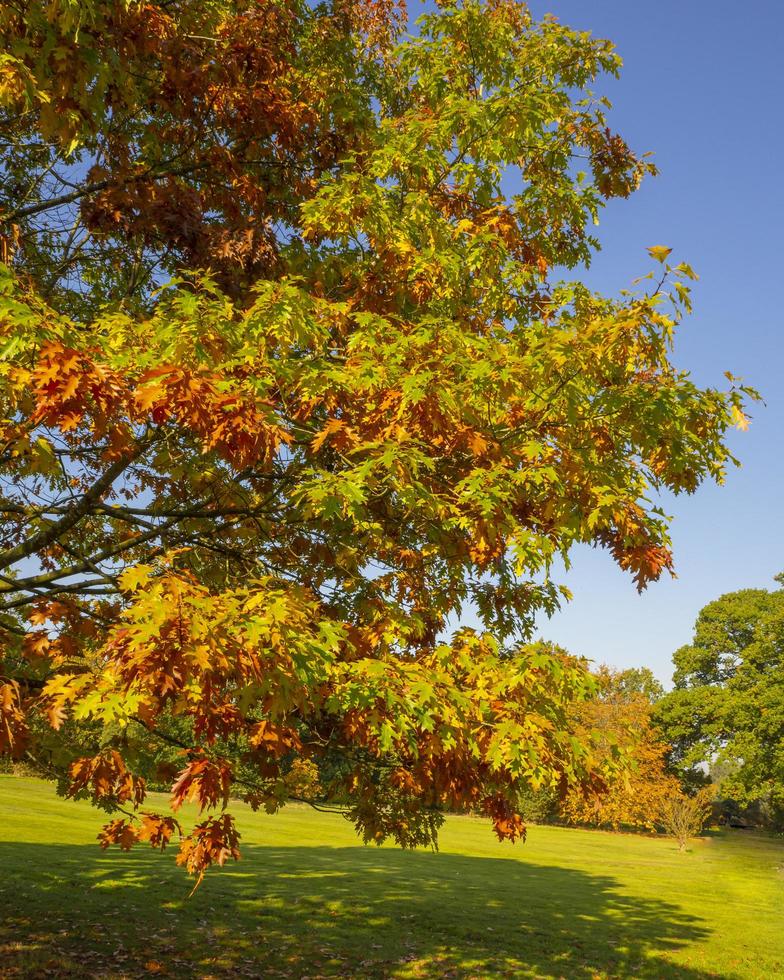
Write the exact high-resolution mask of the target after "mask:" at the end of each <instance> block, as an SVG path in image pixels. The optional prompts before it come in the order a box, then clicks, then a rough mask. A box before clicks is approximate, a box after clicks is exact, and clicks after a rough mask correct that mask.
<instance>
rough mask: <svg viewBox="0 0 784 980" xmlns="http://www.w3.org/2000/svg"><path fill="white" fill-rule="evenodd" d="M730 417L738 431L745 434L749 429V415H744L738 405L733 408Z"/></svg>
mask: <svg viewBox="0 0 784 980" xmlns="http://www.w3.org/2000/svg"><path fill="white" fill-rule="evenodd" d="M730 415H731V416H732V424H733V425H734V426H735V428H736V429H740V430H741V432H745V431H746V429H748V427H749V417H748V415H744V414H743V412H742V411H741V410H740V409H739V408H738V406H737V405H733V406H732V409H731V411H730Z"/></svg>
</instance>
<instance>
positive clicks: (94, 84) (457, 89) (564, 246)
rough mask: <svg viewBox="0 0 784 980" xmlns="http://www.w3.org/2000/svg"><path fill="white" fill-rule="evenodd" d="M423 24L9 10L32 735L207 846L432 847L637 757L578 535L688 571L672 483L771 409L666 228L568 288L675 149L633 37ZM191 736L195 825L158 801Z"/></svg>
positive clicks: (179, 833)
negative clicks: (306, 836) (636, 124)
mask: <svg viewBox="0 0 784 980" xmlns="http://www.w3.org/2000/svg"><path fill="white" fill-rule="evenodd" d="M404 22H405V14H404V11H403V10H402V9H401V8H400V7H399V6H398V5H395V4H392V3H389V2H382V0H379V2H376V3H367V2H361V3H360V2H354V0H333V2H331V3H328V2H325V3H321V4H309V3H305V2H298V0H271V2H268V3H261V2H254V0H245V2H229V0H216V2H212V3H208V4H205V3H196V2H190V0H186V2H183V3H179V4H176V5H172V4H167V3H141V2H138V0H116V2H109V3H80V4H71V3H65V2H62V3H60V2H54V3H50V2H38V0H30V2H28V3H26V4H24V5H13V6H10V5H7V6H5V7H3V8H2V11H0V38H1V39H2V42H3V44H2V50H3V52H4V53H3V54H2V55H0V106H1V107H2V108H0V120H2V127H3V131H4V133H5V134H6V138H7V142H8V146H9V148H8V151H7V153H6V157H5V160H4V162H3V163H2V164H1V165H0V174H1V175H2V183H1V184H0V221H2V228H1V229H0V230H2V235H3V239H2V246H3V255H2V257H3V259H4V264H2V265H0V405H1V406H2V412H0V418H1V421H0V527H1V528H2V534H1V535H0V541H1V544H0V643H1V644H2V647H1V648H0V654H1V656H2V664H1V665H0V671H1V672H2V677H1V679H0V749H2V750H3V751H4V752H8V753H11V754H15V755H23V754H24V755H27V756H28V757H30V758H32V759H34V760H36V762H37V764H38V765H40V766H41V767H43V768H45V769H46V770H47V771H50V772H52V773H54V774H57V775H59V777H60V779H61V783H62V785H63V787H64V789H65V791H66V792H69V793H71V794H73V795H80V796H85V795H87V796H90V797H91V798H92V799H94V800H95V802H96V803H97V804H98V805H101V806H103V807H105V808H106V809H109V810H111V809H116V808H120V807H121V808H123V809H124V810H127V811H128V812H127V813H126V814H125V815H124V816H122V817H118V818H115V819H113V821H112V823H110V824H109V825H108V826H107V827H106V828H105V830H104V832H103V834H102V843H103V844H104V846H107V845H109V844H112V843H117V844H119V845H120V846H121V847H128V846H130V845H131V844H132V843H134V842H135V841H137V840H138V841H145V842H148V843H149V844H151V845H152V846H154V847H157V848H163V847H164V846H165V845H166V844H167V843H168V842H169V841H170V840H172V839H176V840H177V841H178V843H179V847H180V852H179V859H178V860H179V861H180V863H181V864H183V865H184V866H185V867H186V868H187V869H188V870H189V871H190V872H193V873H194V874H196V875H197V876H200V875H201V874H202V873H203V871H204V869H205V868H207V867H209V866H210V865H213V864H222V863H223V862H224V861H226V860H227V859H231V858H235V857H236V856H237V854H238V832H237V830H236V828H235V826H234V824H233V821H232V818H231V816H230V813H229V811H228V810H227V809H226V808H227V806H229V804H230V801H231V799H232V798H236V797H239V798H244V799H246V800H248V802H250V803H251V805H253V806H264V807H266V808H267V809H269V810H275V809H276V808H277V807H278V806H280V805H282V804H283V803H284V802H285V801H286V800H287V799H288V798H290V797H291V796H299V797H300V798H308V799H309V800H310V802H313V803H314V804H316V805H331V804H334V803H335V802H336V801H338V802H339V803H340V804H341V805H342V806H345V808H346V812H347V814H348V816H349V817H350V819H352V820H353V822H354V823H355V825H356V826H357V828H358V829H359V831H360V832H361V833H362V834H363V836H364V838H365V839H366V840H372V841H381V840H383V839H385V838H386V837H388V836H391V837H393V838H394V839H395V840H397V841H398V842H399V843H401V844H403V845H415V844H420V843H432V842H434V841H435V836H436V832H437V829H438V826H439V823H440V821H441V820H442V814H443V812H444V811H445V810H446V809H449V808H455V809H470V810H472V811H475V812H479V813H483V814H485V815H486V816H487V817H488V818H489V819H490V820H491V822H492V823H493V826H494V828H495V831H496V833H497V834H498V836H499V837H501V838H507V839H512V840H514V839H516V838H520V837H522V836H523V835H524V825H523V821H522V819H521V818H520V816H519V812H518V807H517V800H518V796H519V794H520V793H521V792H522V790H523V789H524V788H526V787H533V788H534V789H539V788H542V787H550V788H552V789H553V790H555V791H558V792H559V793H562V794H563V793H566V792H567V791H569V787H582V788H584V789H590V788H591V787H594V788H595V787H598V786H601V785H603V784H604V782H605V781H606V778H607V777H608V776H609V775H611V773H612V770H613V767H614V764H615V763H614V760H613V759H611V758H610V757H609V756H607V755H606V754H605V755H603V753H602V752H597V751H596V746H595V744H594V743H593V742H592V741H591V739H589V738H586V739H584V740H580V739H574V738H573V737H572V736H571V735H570V734H569V724H570V721H569V711H570V710H571V709H570V708H569V706H570V705H573V704H574V703H575V702H579V701H581V700H583V699H585V698H586V697H588V696H589V695H590V693H591V691H592V690H593V681H592V680H591V678H590V677H589V675H588V674H587V672H586V670H585V668H584V666H583V665H582V664H581V663H579V662H577V661H576V660H574V659H572V658H569V657H567V656H565V655H563V654H561V653H558V652H553V651H547V650H544V649H542V648H541V647H529V646H526V645H525V643H521V641H524V640H525V639H526V638H527V637H528V636H529V634H530V632H531V629H532V624H533V621H534V617H535V616H536V614H537V613H539V612H542V611H545V612H549V611H552V610H554V609H555V608H556V607H557V605H558V603H559V601H560V600H561V599H562V598H563V597H564V594H565V593H564V590H562V589H560V588H559V586H558V585H557V583H556V582H554V581H553V579H552V577H551V568H552V563H553V560H554V559H555V557H556V556H562V557H564V558H566V557H568V554H569V551H570V549H571V548H572V547H573V546H574V545H576V544H578V543H581V542H583V543H586V542H587V543H591V544H595V545H598V546H601V547H603V548H605V549H607V551H608V552H609V553H610V555H611V556H612V558H613V559H614V560H615V561H616V562H617V563H618V564H619V565H620V567H621V568H623V569H625V570H627V571H628V572H629V573H630V575H631V577H632V578H633V580H634V581H635V583H636V584H637V586H638V587H639V588H644V587H645V586H646V585H647V584H648V583H649V582H651V581H655V580H656V579H657V578H658V577H659V576H660V575H661V574H662V573H665V572H668V571H669V570H671V568H672V557H671V553H670V548H669V538H668V533H667V519H666V517H665V516H664V515H663V514H661V513H660V512H659V511H657V510H656V509H655V508H653V507H652V506H651V505H650V503H649V493H650V491H651V488H658V487H667V488H669V489H671V490H673V491H675V492H680V491H687V492H691V491H693V490H694V489H695V488H696V487H697V486H698V485H699V484H700V483H701V482H702V481H703V480H705V479H706V478H715V479H721V477H722V474H723V471H724V467H725V465H726V464H727V462H728V461H731V456H730V455H729V453H728V450H727V448H726V446H725V443H724V436H725V432H726V430H727V429H728V427H729V426H731V425H732V424H745V416H744V414H743V403H744V391H743V390H742V389H739V388H737V387H735V385H734V382H732V381H731V387H730V390H729V391H727V392H722V391H719V390H715V389H700V388H698V387H697V386H695V385H694V384H693V382H692V381H691V380H690V379H689V377H688V375H686V374H685V373H682V372H680V371H678V370H676V369H675V368H674V367H673V365H672V364H671V361H670V353H671V345H672V337H673V331H674V330H675V328H676V326H677V323H678V321H679V319H680V317H681V315H682V313H683V312H684V311H685V310H688V308H689V293H688V283H689V280H690V279H691V278H693V276H694V274H693V272H692V270H691V269H690V268H689V266H688V265H686V264H685V263H682V264H678V265H670V263H669V249H666V248H663V247H659V246H657V247H653V248H651V249H650V256H649V259H650V264H652V265H653V267H654V270H655V271H654V272H651V273H649V275H648V276H646V277H644V279H643V280H642V285H640V286H639V288H637V289H636V291H634V292H629V293H626V294H624V295H622V296H621V297H620V298H618V299H608V298H605V297H602V296H599V295H597V294H595V293H592V292H590V291H589V290H588V289H587V288H586V287H585V286H583V285H582V284H581V283H580V282H579V281H573V280H570V279H569V278H566V279H564V280H561V279H559V276H561V275H566V276H568V275H569V273H568V271H567V272H564V270H571V269H573V268H575V267H577V266H579V265H581V264H584V263H586V262H588V261H589V259H590V256H591V254H592V252H593V251H594V250H595V248H596V247H597V242H596V240H595V238H594V237H593V236H592V234H591V230H590V229H591V227H592V223H593V222H594V220H595V219H596V218H597V216H598V214H599V211H600V208H601V206H602V204H603V203H604V201H605V200H606V199H608V198H610V197H625V196H627V195H628V194H630V193H631V192H632V191H633V190H634V189H635V188H636V187H637V185H638V184H639V182H640V180H641V179H642V178H643V177H644V176H645V175H646V174H649V173H651V172H653V170H654V168H653V166H652V164H651V163H650V161H649V160H648V159H647V158H645V157H638V156H637V155H635V153H634V152H633V151H632V150H631V149H630V148H629V147H628V146H627V144H626V143H625V142H624V140H623V139H622V138H621V137H620V136H619V135H617V134H615V133H613V132H612V130H611V129H610V128H609V126H608V122H607V119H606V113H605V109H606V105H605V103H604V102H603V101H602V100H600V99H598V98H596V97H594V96H592V95H590V94H588V90H589V89H592V88H593V87H594V85H595V84H598V83H599V82H600V79H601V76H602V75H603V74H607V73H609V74H611V75H613V74H616V73H617V71H618V69H619V65H620V61H619V59H618V57H617V55H616V54H615V52H614V50H613V48H612V45H611V44H610V43H609V42H606V41H602V40H597V39H594V38H592V37H590V36H589V35H586V34H583V33H579V32H573V31H571V30H569V29H568V28H566V27H564V26H562V25H560V24H559V23H557V22H556V21H555V20H553V19H551V18H548V19H545V20H544V21H543V22H541V23H537V22H536V21H534V20H533V19H532V17H531V15H530V14H529V12H528V10H527V9H526V7H525V6H524V5H523V4H520V3H516V2H512V0H497V2H496V0H494V2H492V3H480V2H477V0H469V2H465V3H453V2H442V3H440V4H439V5H438V9H437V10H436V11H435V12H434V13H431V14H428V15H427V16H426V17H424V18H423V19H422V20H421V21H420V22H419V24H418V27H417V28H416V30H415V34H414V36H413V37H411V38H407V39H403V37H402V35H401V27H402V25H403V24H404ZM578 171H581V172H579V173H578ZM645 261H646V262H647V261H648V259H647V258H646V259H645ZM555 269H558V270H561V271H560V272H559V273H558V275H556V274H555V273H554V272H553V270H555ZM646 287H647V288H646ZM469 605H470V606H472V607H473V608H474V609H475V610H476V614H477V617H478V620H479V623H480V627H479V628H478V629H476V630H468V629H458V630H457V631H456V632H452V631H453V630H454V624H455V622H456V618H457V617H459V616H460V614H461V612H462V611H463V610H464V609H466V608H467V607H468V606H469ZM596 720H597V721H601V719H596ZM588 722H589V719H586V730H587V727H590V726H589V724H588ZM164 751H165V752H166V753H168V755H167V758H166V760H165V762H166V766H165V767H164V769H165V770H166V772H168V777H167V778H168V781H169V784H170V785H171V788H172V804H173V805H174V807H175V809H176V808H177V807H178V806H179V805H180V804H182V803H184V802H186V801H194V802H195V803H196V804H198V806H199V808H200V809H201V810H203V811H206V812H207V813H208V814H214V815H202V816H201V817H200V818H199V822H198V823H197V824H196V825H195V826H194V827H192V828H190V829H189V828H188V827H181V826H180V824H179V823H178V822H177V821H179V819H180V817H179V816H178V817H177V821H175V819H174V818H173V817H171V815H169V814H155V813H152V812H149V811H148V810H147V809H146V806H145V795H146V785H147V783H149V782H150V780H155V779H157V780H160V779H161V778H162V777H161V772H163V771H164V770H163V769H160V767H158V763H159V762H160V755H161V753H162V752H164ZM172 769H173V770H174V771H172Z"/></svg>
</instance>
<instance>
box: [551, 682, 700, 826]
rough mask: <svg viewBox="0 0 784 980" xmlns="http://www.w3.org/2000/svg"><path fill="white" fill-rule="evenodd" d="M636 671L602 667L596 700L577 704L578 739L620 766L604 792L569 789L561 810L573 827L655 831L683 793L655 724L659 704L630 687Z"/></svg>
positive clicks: (593, 698)
mask: <svg viewBox="0 0 784 980" xmlns="http://www.w3.org/2000/svg"><path fill="white" fill-rule="evenodd" d="M633 673H634V671H627V672H623V671H620V672H618V671H612V670H609V669H608V668H606V667H605V668H601V669H600V670H599V671H598V673H597V675H596V677H597V691H596V694H595V695H594V697H592V698H591V699H590V700H589V701H586V702H583V703H580V704H578V705H576V706H575V725H574V733H575V735H576V737H577V738H578V739H579V740H580V741H581V742H588V743H590V744H592V745H593V747H594V752H595V753H596V755H597V756H598V757H599V758H602V759H605V760H607V761H609V760H613V759H614V760H618V761H619V762H621V764H620V765H619V766H618V768H617V770H616V773H615V775H614V777H613V778H612V779H610V780H609V783H608V785H607V787H606V790H605V791H604V792H601V793H584V792H581V791H580V790H579V788H578V789H575V788H572V789H570V790H569V792H568V793H567V795H566V797H565V798H564V799H563V800H562V801H561V803H560V806H559V815H560V816H561V817H562V818H563V819H564V820H566V821H567V822H568V823H574V824H581V825H587V826H594V827H610V828H612V829H614V830H618V829H620V828H621V827H637V828H640V829H646V830H655V829H657V828H659V827H661V826H662V821H663V815H664V813H665V812H669V808H670V802H671V801H672V800H673V799H675V798H680V797H681V795H682V793H681V788H680V782H679V780H678V779H677V778H676V777H675V776H673V775H672V774H671V773H670V772H668V770H667V754H668V750H669V746H668V745H667V743H666V742H664V741H663V739H662V736H661V732H660V731H659V729H658V728H657V727H656V726H655V725H654V724H653V723H652V713H653V711H654V704H653V703H652V702H651V699H650V697H649V696H648V695H647V694H646V692H645V691H644V690H640V689H639V688H637V689H635V687H634V686H630V685H629V684H628V683H626V681H627V680H628V677H629V674H633Z"/></svg>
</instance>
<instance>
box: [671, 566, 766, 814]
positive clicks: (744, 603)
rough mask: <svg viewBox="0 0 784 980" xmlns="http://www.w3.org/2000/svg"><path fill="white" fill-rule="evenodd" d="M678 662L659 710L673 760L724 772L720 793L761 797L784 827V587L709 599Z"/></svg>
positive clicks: (746, 800) (744, 800) (741, 798)
mask: <svg viewBox="0 0 784 980" xmlns="http://www.w3.org/2000/svg"><path fill="white" fill-rule="evenodd" d="M776 580H777V581H778V582H779V584H781V585H784V576H782V575H779V576H777V579H776ZM673 659H674V663H675V674H674V678H673V679H674V682H675V689H674V690H673V691H671V692H670V693H669V694H666V695H665V696H664V697H663V698H662V699H661V700H660V701H659V702H658V704H657V705H656V711H655V717H656V721H657V723H658V725H659V726H660V728H661V730H662V732H663V734H664V736H665V738H666V740H667V741H668V742H669V743H670V744H671V745H672V746H673V751H672V761H673V763H674V764H675V765H676V766H677V767H678V768H679V769H680V770H681V772H682V773H683V774H684V775H686V776H687V777H688V776H689V774H691V775H692V776H694V775H698V774H699V770H700V769H704V768H707V767H709V768H710V769H711V770H713V771H714V772H721V773H722V779H721V784H722V785H721V794H722V797H724V798H725V799H729V800H734V801H736V802H737V803H738V804H740V805H741V806H748V805H750V804H752V803H755V802H758V801H759V802H761V803H762V804H763V805H764V807H765V809H766V811H767V815H768V818H769V819H770V821H771V823H772V824H773V825H774V826H775V827H776V828H777V829H784V589H781V588H780V589H776V590H773V591H768V590H765V589H743V590H741V591H739V592H731V593H729V594H727V595H724V596H722V597H721V598H720V599H717V600H716V601H715V602H711V603H709V604H708V605H707V606H705V608H704V609H703V610H702V611H701V612H700V614H699V616H698V618H697V623H696V626H695V631H694V639H693V641H692V643H690V644H689V645H688V646H684V647H681V649H680V650H678V651H677V652H676V654H675V655H674V658H673Z"/></svg>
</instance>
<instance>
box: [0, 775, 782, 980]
mask: <svg viewBox="0 0 784 980" xmlns="http://www.w3.org/2000/svg"><path fill="white" fill-rule="evenodd" d="M235 812H236V813H237V815H238V824H239V827H240V831H241V833H242V838H243V845H244V848H243V860H242V861H240V862H239V863H238V864H236V865H232V866H231V867H227V868H226V869H224V870H223V871H216V872H214V873H208V874H207V877H206V878H205V881H204V883H203V884H202V886H201V888H200V889H199V890H198V891H197V892H196V893H195V894H194V896H193V897H192V898H190V899H189V898H188V897H187V896H188V892H189V890H190V887H191V886H190V880H189V879H188V878H187V876H186V875H185V874H184V872H182V870H181V869H179V868H176V867H175V866H174V861H173V857H172V856H170V855H169V854H164V855H160V854H155V853H153V852H152V851H150V850H141V849H140V850H137V851H133V852H131V853H130V854H124V853H121V852H119V851H116V850H115V851H113V852H102V851H101V850H100V849H99V848H98V846H97V845H96V844H95V835H96V833H97V831H98V829H99V826H100V825H101V823H102V822H104V820H103V814H101V813H98V812H96V811H95V810H93V809H91V808H90V807H89V806H88V805H87V804H81V803H73V802H70V801H64V800H60V799H58V798H57V797H56V796H55V794H54V790H53V788H52V786H51V785H49V784H47V783H44V782H39V781H37V780H34V779H25V778H19V777H14V776H0V976H1V977H3V978H18V977H37V976H40V977H61V976H75V977H118V978H119V977H137V976H151V975H156V974H157V975H162V976H170V977H177V978H180V977H225V976H237V977H243V976H250V977H259V976H263V977H267V976H269V977H297V978H305V977H310V978H311V980H315V978H317V977H326V976H351V977H363V978H364V977H368V978H370V977H396V978H397V977H399V978H414V977H462V978H469V977H476V978H481V980H485V978H492V977H565V978H568V980H579V978H603V977H673V978H675V977H678V978H686V980H697V978H706V977H717V976H718V977H759V978H765V980H769V978H774V977H784V870H783V867H784V844H782V843H781V842H778V841H775V840H772V839H770V838H765V837H762V836H758V835H751V834H747V833H745V832H743V831H735V832H730V833H727V834H722V835H716V836H713V837H710V838H707V839H705V840H700V841H696V842H694V844H693V845H692V847H691V849H690V851H688V852H687V853H685V854H679V853H678V851H677V847H676V846H675V845H674V844H673V843H672V842H671V841H669V840H663V839H650V838H645V837H635V836H631V835H614V834H605V833H599V832H591V831H581V830H565V829H560V828H553V827H532V828H530V830H529V838H528V842H527V843H526V844H523V845H520V844H517V845H509V844H506V845H502V844H499V843H497V842H496V841H495V839H494V837H493V835H492V833H491V831H490V828H489V826H488V825H487V824H485V823H484V822H482V821H479V820H474V819H472V818H467V817H454V818H452V819H450V820H449V821H448V822H447V824H446V827H445V828H444V831H443V834H442V849H441V851H440V853H438V854H433V853H430V852H401V851H399V850H396V849H394V848H391V847H384V848H381V849H378V848H365V847H363V846H362V845H361V844H359V843H358V842H357V840H356V838H355V836H354V833H353V830H352V828H351V827H350V826H349V825H348V824H347V823H346V822H345V821H344V820H343V819H342V818H341V817H339V816H333V815H324V814H316V813H313V812H312V811H311V810H309V809H307V808H305V807H290V808H288V809H286V810H285V811H284V812H283V813H281V814H279V815H278V816H276V817H269V816H266V815H264V814H252V813H251V812H250V811H248V810H247V809H245V808H243V807H241V806H240V805H237V806H236V808H235Z"/></svg>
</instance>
